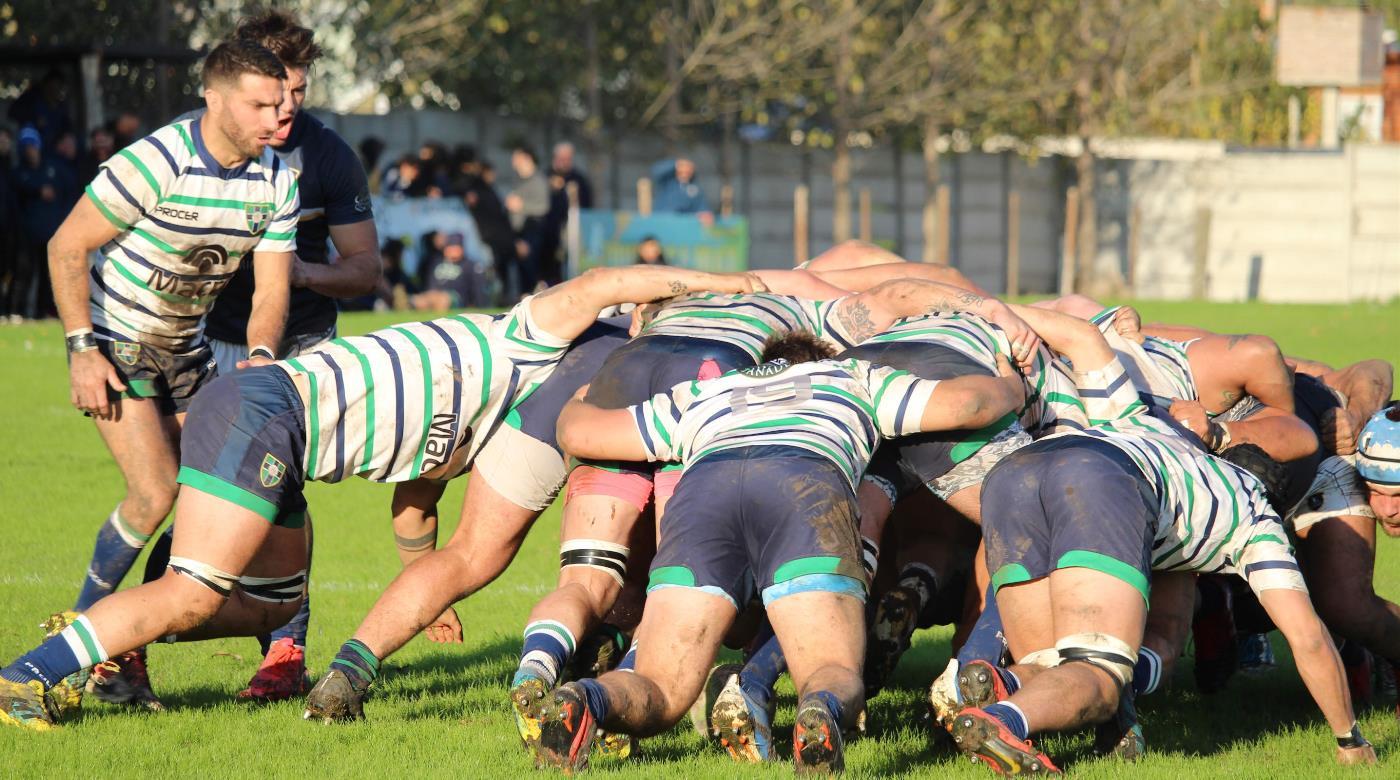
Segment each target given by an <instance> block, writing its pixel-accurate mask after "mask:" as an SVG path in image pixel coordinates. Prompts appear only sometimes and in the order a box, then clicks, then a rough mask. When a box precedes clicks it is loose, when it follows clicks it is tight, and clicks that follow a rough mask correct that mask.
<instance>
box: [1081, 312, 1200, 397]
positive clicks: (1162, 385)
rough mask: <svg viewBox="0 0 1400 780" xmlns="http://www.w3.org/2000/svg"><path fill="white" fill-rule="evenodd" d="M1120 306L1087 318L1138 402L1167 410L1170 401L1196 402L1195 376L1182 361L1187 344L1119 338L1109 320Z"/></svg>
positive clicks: (1184, 358)
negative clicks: (1123, 372)
mask: <svg viewBox="0 0 1400 780" xmlns="http://www.w3.org/2000/svg"><path fill="white" fill-rule="evenodd" d="M1122 308H1123V307H1122V306H1114V307H1113V308H1110V309H1104V310H1103V311H1101V312H1099V313H1098V314H1096V315H1094V316H1093V317H1092V318H1090V322H1093V323H1094V324H1095V325H1098V326H1099V330H1100V331H1102V332H1103V334H1104V338H1106V339H1107V340H1108V345H1109V346H1110V347H1112V348H1113V351H1114V352H1116V353H1118V357H1119V358H1120V359H1121V360H1122V361H1123V365H1124V367H1126V368H1127V370H1128V375H1129V376H1131V377H1132V380H1133V384H1135V385H1137V388H1138V393H1139V394H1140V397H1141V398H1142V402H1143V403H1145V404H1150V405H1152V406H1157V407H1161V408H1162V409H1163V410H1166V409H1170V408H1171V405H1172V401H1173V400H1176V399H1180V400H1183V401H1194V400H1196V399H1197V393H1196V377H1195V375H1194V374H1192V373H1191V361H1189V360H1187V359H1186V348H1187V347H1189V346H1190V345H1191V342H1190V341H1172V340H1171V339H1163V338H1158V337H1156V336H1147V335H1144V336H1143V338H1142V343H1141V344H1137V343H1134V342H1132V341H1129V340H1128V339H1126V338H1124V337H1123V336H1121V335H1119V333H1118V331H1117V330H1114V328H1113V318H1114V316H1116V315H1117V313H1118V312H1119V310H1121V309H1122Z"/></svg>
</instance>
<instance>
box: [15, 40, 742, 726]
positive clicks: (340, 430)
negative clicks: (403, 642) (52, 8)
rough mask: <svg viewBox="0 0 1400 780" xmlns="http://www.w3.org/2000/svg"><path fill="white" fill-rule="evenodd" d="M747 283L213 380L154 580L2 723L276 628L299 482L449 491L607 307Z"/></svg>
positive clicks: (692, 276)
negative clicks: (140, 659) (162, 649)
mask: <svg viewBox="0 0 1400 780" xmlns="http://www.w3.org/2000/svg"><path fill="white" fill-rule="evenodd" d="M224 45H226V46H235V45H238V44H224ZM216 51H217V50H216ZM211 56H212V55H211ZM274 59H275V58H274ZM279 67H280V66H279ZM276 97H278V99H279V101H280V95H277V96H276ZM272 106H273V107H275V102H274V103H273V104H272ZM269 116H271V112H269ZM268 132H269V134H270V133H271V127H269V130H268ZM755 283H756V280H755V279H754V278H753V277H751V276H748V275H720V274H707V273H701V272H694V271H687V270H684V269H676V268H662V267H656V268H622V269H598V270H594V271H590V272H588V273H586V274H584V275H583V276H581V277H579V278H577V279H574V280H571V281H569V282H567V283H565V284H562V285H559V286H557V287H553V288H550V290H548V291H546V292H545V293H542V294H541V295H539V296H534V297H531V298H529V299H527V300H525V301H522V302H521V303H520V304H518V305H517V306H516V307H515V308H513V309H512V310H511V311H510V312H508V313H506V314H503V315H499V316H495V317H491V316H487V315H481V314H476V315H459V316H456V317H446V318H442V319H438V320H432V321H429V322H424V323H410V324H405V325H399V326H394V327H391V328H387V329H384V330H381V331H377V332H375V333H372V334H369V335H367V336H361V337H355V338H349V339H336V340H334V341H332V342H331V343H329V344H327V345H324V346H322V347H321V348H319V349H317V350H314V351H312V352H310V353H308V354H306V355H303V356H300V357H297V358H291V359H289V360H287V361H283V362H278V363H274V364H271V365H265V366H258V367H253V368H247V369H244V370H241V371H236V372H234V373H233V374H229V375H227V376H225V377H223V378H220V379H218V380H216V382H215V383H211V384H210V385H209V386H208V388H206V390H205V391H204V392H202V393H200V395H199V397H198V398H197V399H196V401H195V402H194V404H193V405H192V407H191V409H190V418H189V421H188V424H187V425H186V427H185V433H184V436H183V438H182V445H183V446H182V452H181V468H180V473H179V476H178V480H179V482H180V483H181V484H182V485H183V488H182V490H181V494H180V501H179V503H178V505H177V507H176V518H175V523H176V524H175V536H174V540H173V542H172V545H171V549H170V558H169V566H168V570H167V572H166V573H165V575H164V576H162V577H161V578H160V579H158V580H156V581H154V582H150V583H146V584H144V585H142V586H140V587H137V588H132V589H130V590H126V591H123V592H121V593H117V594H114V595H112V596H111V597H109V598H107V599H103V600H102V601H100V602H98V603H97V604H95V605H94V606H93V607H92V609H91V610H89V611H88V612H86V613H84V614H82V615H80V616H79V617H77V618H76V619H75V620H74V621H73V622H72V623H71V624H70V625H69V626H68V627H66V628H64V629H63V630H62V631H61V632H60V633H58V634H57V635H56V636H53V637H51V638H50V639H48V640H47V641H45V642H44V643H43V644H42V645H40V646H39V647H37V648H35V649H34V650H33V651H31V652H29V653H26V654H25V655H24V656H22V657H20V658H19V659H17V660H16V661H15V662H13V663H11V664H10V665H9V666H6V667H4V668H3V669H0V713H3V714H0V720H3V721H4V722H6V723H10V724H14V725H20V726H27V727H30V728H36V729H44V728H48V727H50V726H51V725H52V722H53V720H52V716H51V713H50V711H49V709H48V707H47V704H46V702H45V700H44V694H45V693H46V691H47V690H48V689H50V688H52V687H53V686H55V685H56V684H57V683H58V682H59V681H60V680H62V679H63V678H64V677H65V676H67V675H69V674H73V673H75V672H77V671H79V670H80V669H84V668H88V667H91V666H93V665H94V664H98V663H102V662H103V661H105V660H107V658H109V657H111V656H113V655H117V654H120V653H122V652H125V651H127V650H130V649H132V648H135V647H140V646H142V645H144V644H146V643H149V642H152V641H156V640H160V639H186V640H188V639H202V638H209V637H214V636H247V635H257V634H258V633H261V632H264V631H267V630H270V629H272V628H276V627H277V626H279V625H282V624H283V623H285V622H286V621H287V619H288V618H290V617H291V616H292V615H293V614H294V613H295V612H296V609H297V607H298V605H299V603H300V601H301V598H302V594H303V592H304V590H305V587H304V584H305V567H306V557H307V548H306V535H305V532H304V528H303V525H304V519H305V509H306V502H305V499H304V498H303V497H302V486H303V485H304V483H305V482H306V481H307V480H320V481H326V482H337V481H340V480H341V479H344V478H346V477H349V476H361V477H363V478H366V479H370V480H373V481H378V482H400V481H404V480H409V479H417V478H419V477H427V478H450V477H452V476H455V475H457V474H460V473H462V472H463V471H465V470H466V468H467V467H469V466H470V464H471V460H472V458H473V457H474V456H475V455H476V454H477V453H478V452H479V451H480V450H481V448H482V447H483V446H484V445H485V444H486V442H487V441H488V440H489V439H490V438H491V435H492V434H493V433H494V432H495V430H496V428H497V426H498V424H499V422H500V420H501V418H503V417H504V416H505V415H506V414H507V413H508V412H509V409H510V406H511V404H512V403H513V402H514V401H515V400H517V396H518V393H519V391H520V390H521V389H522V388H525V387H529V386H530V385H532V384H533V383H534V382H537V381H542V380H543V379H544V378H546V377H547V376H548V375H549V373H550V372H551V371H552V370H553V368H554V367H555V365H556V364H557V362H558V360H559V358H560V357H561V356H562V354H563V353H564V351H565V349H566V348H567V347H568V345H569V342H570V340H572V339H573V338H574V337H576V336H578V335H579V334H581V333H582V332H583V331H584V330H585V329H587V328H588V327H589V326H590V325H592V324H593V322H594V319H595V317H596V312H598V311H599V310H601V309H602V308H604V307H606V306H610V305H614V304H618V303H623V302H634V303H635V302H641V301H650V300H655V299H658V298H661V297H665V296H670V295H678V294H684V293H687V292H689V291H691V290H696V289H712V290H715V291H718V292H723V293H731V292H751V291H752V290H753V289H754V285H755ZM759 289H762V288H761V286H760V287H759ZM429 557H431V556H429ZM426 559H427V558H426V557H425V559H424V560H426ZM422 563H423V562H422V561H419V562H417V563H415V564H414V565H413V566H410V567H409V568H408V570H407V572H408V573H410V574H411V573H412V572H414V571H415V570H417V569H418V568H420V567H421V565H422ZM402 579H403V577H401V578H400V580H402ZM441 609H442V608H441V607H439V608H438V609H437V610H435V611H434V612H433V615H432V616H436V615H438V614H440V613H441ZM430 619H431V617H429V618H425V619H424V621H423V623H422V624H421V625H420V626H419V628H421V626H422V625H426V624H427V623H428V621H429V620H430ZM417 630H418V629H416V628H415V632H416V631H417ZM377 666H378V660H377V658H376V657H375V656H374V655H373V654H372V651H371V649H370V648H369V647H367V646H366V645H365V644H364V643H362V642H360V641H358V640H351V641H350V642H348V643H346V645H345V646H344V647H342V649H341V652H340V654H339V655H338V656H337V665H336V667H335V668H336V670H337V671H336V672H333V673H332V675H330V677H332V678H334V677H337V676H338V677H339V679H340V680H342V681H346V685H347V687H350V686H352V685H358V686H360V688H361V690H363V686H364V685H366V684H367V683H368V681H369V680H370V679H372V678H373V675H374V671H375V670H376V669H377ZM342 669H345V670H347V671H348V674H349V675H350V676H347V672H346V671H340V670H342ZM322 683H323V684H324V683H325V680H323V681H322ZM321 687H322V686H318V690H319V689H320V688H321Z"/></svg>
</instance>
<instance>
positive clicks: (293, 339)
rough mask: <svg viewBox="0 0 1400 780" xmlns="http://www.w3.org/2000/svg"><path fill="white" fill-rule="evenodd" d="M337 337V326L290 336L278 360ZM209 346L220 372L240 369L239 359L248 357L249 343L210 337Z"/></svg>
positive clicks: (284, 343)
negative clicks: (318, 331) (323, 330)
mask: <svg viewBox="0 0 1400 780" xmlns="http://www.w3.org/2000/svg"><path fill="white" fill-rule="evenodd" d="M333 338H335V328H331V329H330V330H328V331H325V332H324V333H306V334H303V335H300V336H289V337H287V338H285V339H283V340H282V350H281V352H279V353H278V355H277V359H278V360H286V359H287V358H293V357H296V356H297V355H300V354H301V353H303V352H307V351H309V350H312V349H315V348H316V347H319V346H321V345H322V344H324V343H326V342H327V341H330V340H331V339H333ZM209 348H210V349H212V350H214V362H216V363H218V364H219V373H220V374H231V373H233V372H234V371H236V370H237V369H238V361H240V360H247V359H248V345H247V344H235V343H233V342H232V341H219V340H218V339H209Z"/></svg>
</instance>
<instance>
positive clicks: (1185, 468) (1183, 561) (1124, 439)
mask: <svg viewBox="0 0 1400 780" xmlns="http://www.w3.org/2000/svg"><path fill="white" fill-rule="evenodd" d="M1076 378H1077V379H1079V380H1080V381H1081V382H1082V384H1081V386H1080V395H1081V396H1082V397H1083V398H1084V400H1085V403H1086V404H1087V405H1088V407H1089V415H1090V417H1091V418H1094V419H1096V420H1098V422H1097V423H1096V424H1095V425H1094V426H1093V427H1091V428H1088V429H1086V430H1084V431H1072V432H1068V433H1065V434H1062V435H1066V436H1090V437H1093V438H1096V439H1099V440H1100V441H1104V442H1107V443H1108V444H1111V445H1113V446H1114V447H1117V448H1118V449H1120V450H1122V451H1123V452H1124V453H1126V454H1127V455H1128V457H1129V458H1131V459H1132V461H1133V463H1135V464H1137V467H1138V468H1139V469H1140V470H1141V471H1142V473H1143V476H1144V477H1146V479H1147V481H1148V483H1149V484H1150V485H1151V487H1152V492H1153V493H1154V494H1156V495H1157V497H1158V500H1159V505H1158V515H1157V529H1156V540H1155V541H1154V543H1153V547H1152V568H1153V569H1154V570H1156V571H1192V572H1203V573H1204V572H1210V573H1223V574H1239V575H1241V576H1243V577H1244V578H1245V579H1246V580H1248V581H1249V585H1250V587H1251V588H1253V589H1254V590H1255V591H1256V592H1260V591H1264V590H1270V589H1279V588H1282V589H1289V590H1300V591H1304V592H1306V591H1307V586H1306V585H1305V584H1304V583H1303V577H1302V574H1301V572H1300V571H1299V570H1298V562H1297V560H1296V559H1295V558H1294V556H1293V549H1292V548H1291V547H1290V546H1289V544H1288V537H1287V534H1286V533H1285V531H1284V530H1283V522H1282V521H1281V520H1280V519H1279V516H1278V513H1277V512H1275V511H1274V509H1273V507H1271V506H1269V503H1268V500H1267V499H1266V498H1265V496H1264V487H1263V485H1262V484H1261V483H1260V482H1259V480H1258V479H1257V478H1255V476H1254V475H1253V474H1250V473H1249V472H1248V471H1246V470H1245V469H1243V468H1240V467H1238V466H1236V465H1235V464H1233V463H1230V462H1229V461H1226V460H1224V459H1221V458H1217V457H1215V456H1214V455H1211V454H1209V453H1207V452H1206V451H1205V450H1204V449H1202V448H1201V446H1200V444H1199V443H1198V442H1197V441H1196V440H1195V439H1194V438H1188V436H1187V435H1184V434H1183V433H1182V432H1181V430H1180V429H1179V428H1178V427H1176V426H1175V425H1173V424H1172V423H1170V422H1167V420H1165V419H1163V417H1162V416H1159V415H1163V414H1164V413H1163V412H1161V411H1160V410H1158V411H1156V412H1155V413H1154V411H1153V410H1150V409H1149V408H1148V407H1147V406H1146V405H1145V404H1144V403H1143V402H1142V401H1141V400H1140V399H1139V397H1138V390H1137V388H1136V387H1135V386H1134V385H1133V382H1132V380H1131V378H1130V377H1129V375H1128V373H1127V371H1126V370H1125V369H1124V367H1123V365H1122V363H1121V362H1120V361H1119V360H1117V359H1115V360H1114V361H1113V362H1111V363H1109V365H1108V366H1106V367H1104V369H1103V370H1101V371H1095V372H1089V373H1087V374H1076Z"/></svg>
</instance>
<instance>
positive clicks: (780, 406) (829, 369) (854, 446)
mask: <svg viewBox="0 0 1400 780" xmlns="http://www.w3.org/2000/svg"><path fill="white" fill-rule="evenodd" d="M937 386H938V382H937V381H935V380H931V379H919V378H918V377H916V376H914V375H913V374H910V373H908V372H906V371H896V370H895V369H892V368H887V367H884V366H875V365H872V364H870V363H868V362H866V361H864V360H855V359H848V360H841V361H836V360H822V361H818V362H814V363H802V364H799V365H795V366H794V365H788V363H787V362H786V361H782V360H777V361H773V362H771V363H764V364H762V365H758V366H751V367H748V368H741V369H739V370H737V371H730V372H729V373H727V374H725V375H723V376H720V377H716V378H715V379H710V380H706V381H692V382H682V383H681V384H678V385H676V386H675V387H674V388H672V389H671V391H670V392H668V393H660V394H658V395H655V396H653V397H652V398H651V399H650V400H648V401H645V402H644V403H641V404H638V405H636V406H632V407H629V408H628V409H629V411H630V412H632V417H633V420H634V422H635V423H636V426H637V432H638V433H639V434H640V436H641V439H642V444H643V446H645V448H646V450H647V459H648V460H675V461H681V462H682V463H684V464H685V465H686V466H687V467H688V466H690V464H692V463H694V462H696V461H698V460H700V459H701V458H704V457H705V456H706V455H709V454H711V453H714V452H719V451H721V450H729V449H737V448H740V447H757V446H763V445H784V446H790V447H800V448H802V449H804V450H808V451H810V452H813V453H816V454H817V455H820V456H822V457H825V458H827V459H829V460H830V461H831V462H832V463H835V464H836V465H837V466H838V467H840V469H841V470H842V472H843V473H845V475H846V479H847V481H848V482H849V483H850V485H851V489H852V490H854V489H855V485H856V483H857V481H858V480H859V479H860V475H861V474H862V473H863V472H864V471H865V467H866V466H867V465H868V464H869V463H870V456H871V454H872V453H873V452H874V451H875V446H876V445H877V444H878V443H879V442H880V439H881V438H893V437H896V436H907V435H909V434H912V433H918V432H919V431H920V430H921V429H920V427H919V424H920V420H921V419H922V417H923V412H924V407H925V406H927V405H928V400H929V397H930V395H932V393H933V390H934V388H935V387H937Z"/></svg>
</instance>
